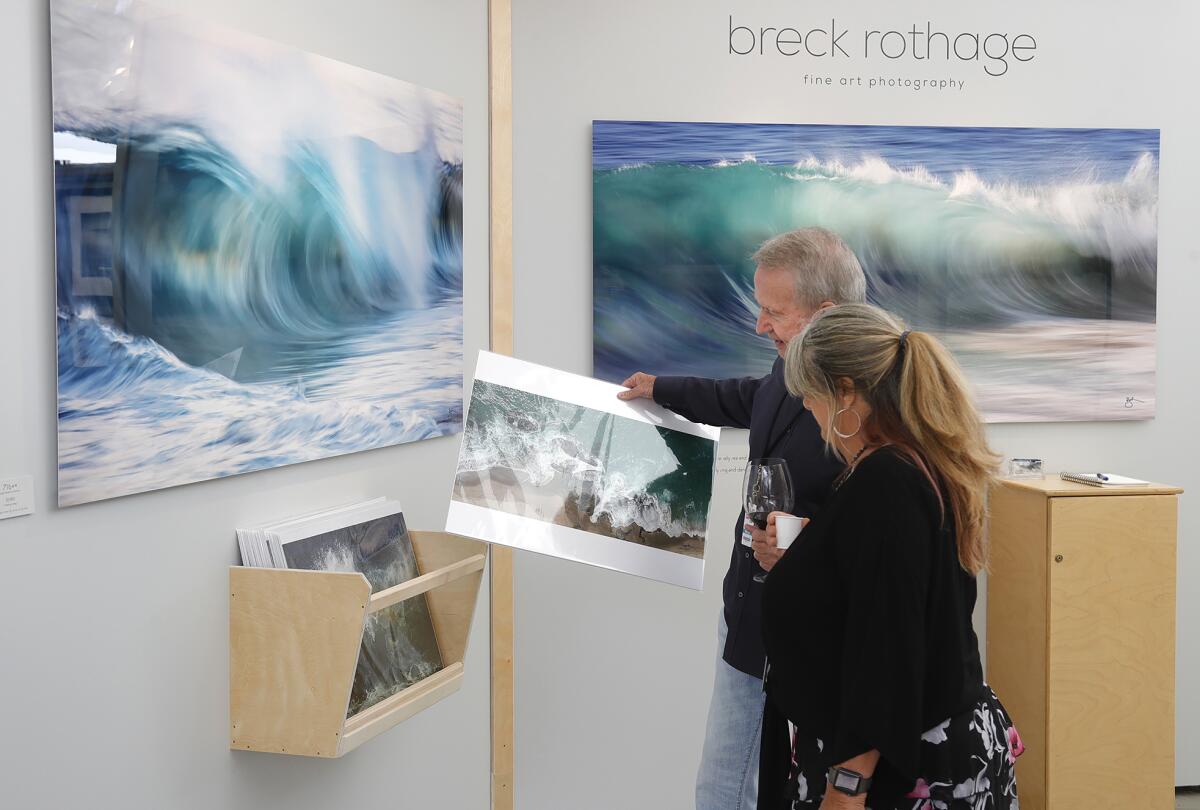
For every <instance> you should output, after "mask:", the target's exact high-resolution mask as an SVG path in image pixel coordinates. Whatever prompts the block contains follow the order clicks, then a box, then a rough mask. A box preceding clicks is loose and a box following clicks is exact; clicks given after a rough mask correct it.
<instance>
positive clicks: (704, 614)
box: [513, 0, 1200, 810]
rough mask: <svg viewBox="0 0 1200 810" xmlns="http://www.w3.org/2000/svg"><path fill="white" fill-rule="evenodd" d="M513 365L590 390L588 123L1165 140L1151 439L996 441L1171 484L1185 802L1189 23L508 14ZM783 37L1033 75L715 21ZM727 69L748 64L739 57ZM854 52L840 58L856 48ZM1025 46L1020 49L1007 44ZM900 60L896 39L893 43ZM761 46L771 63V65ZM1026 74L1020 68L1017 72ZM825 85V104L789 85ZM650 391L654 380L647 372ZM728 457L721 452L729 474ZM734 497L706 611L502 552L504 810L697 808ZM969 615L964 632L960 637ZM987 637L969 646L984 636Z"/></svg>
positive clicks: (1192, 752) (773, 12)
mask: <svg viewBox="0 0 1200 810" xmlns="http://www.w3.org/2000/svg"><path fill="white" fill-rule="evenodd" d="M513 6H514V8H513V84H514V127H513V130H514V132H513V136H514V144H515V162H514V198H515V212H514V220H515V224H514V231H515V245H514V254H515V255H514V260H515V265H516V282H515V283H516V313H515V314H516V354H517V356H519V357H521V358H522V359H526V360H530V361H534V362H538V363H543V364H546V365H551V366H554V367H557V368H562V369H566V370H569V371H573V372H577V373H583V374H588V373H590V372H591V369H592V359H591V351H592V336H591V321H592V286H591V284H592V282H591V263H592V254H591V229H592V221H591V194H592V172H591V122H592V121H593V120H594V119H633V120H666V121H729V122H749V123H772V122H779V123H825V124H891V125H961V126H1030V127H1100V128H1104V127H1114V128H1158V129H1161V131H1162V142H1161V176H1160V177H1161V182H1160V198H1159V203H1160V207H1159V212H1160V216H1159V253H1158V378H1157V417H1156V418H1155V419H1153V420H1151V421H1144V422H1123V423H1114V422H1107V423H1099V422H1097V423H1055V424H1019V425H1018V424H1010V425H994V426H992V427H991V429H990V435H991V438H992V441H993V444H994V445H995V447H996V448H997V449H998V450H1000V451H1001V452H1003V453H1004V454H1005V455H1008V456H1018V455H1019V456H1038V457H1042V458H1044V459H1045V460H1046V464H1047V469H1049V470H1052V471H1059V470H1064V469H1085V470H1092V469H1106V470H1107V469H1112V470H1116V471H1119V472H1121V473H1124V474H1128V475H1133V476H1138V477H1144V478H1151V479H1155V480H1160V481H1165V482H1169V483H1173V484H1178V485H1182V486H1183V487H1185V488H1187V489H1188V490H1189V491H1188V493H1187V494H1185V495H1184V496H1183V497H1182V498H1181V501H1180V504H1181V506H1180V530H1179V585H1180V587H1179V603H1178V617H1179V644H1178V668H1177V679H1178V684H1179V689H1178V693H1179V697H1178V722H1177V726H1178V735H1177V739H1178V757H1177V782H1178V784H1184V785H1194V784H1200V722H1198V721H1200V695H1197V694H1196V693H1195V690H1193V689H1191V688H1190V685H1191V684H1195V683H1197V682H1200V637H1198V636H1197V635H1196V634H1195V633H1194V632H1192V629H1191V628H1192V627H1194V625H1195V623H1196V622H1197V620H1200V592H1198V591H1197V589H1195V588H1194V587H1193V585H1192V583H1194V582H1195V581H1196V580H1197V578H1198V577H1200V548H1198V540H1200V511H1198V510H1197V509H1196V508H1195V506H1194V502H1195V499H1196V498H1197V497H1200V495H1198V493H1200V472H1197V469H1198V468H1197V467H1196V464H1195V455H1196V451H1197V450H1198V449H1200V427H1198V426H1197V424H1196V421H1195V418H1194V416H1195V414H1196V413H1197V412H1200V379H1198V377H1197V374H1196V372H1195V369H1196V361H1195V352H1196V350H1197V347H1198V345H1200V341H1198V340H1197V338H1196V337H1195V308H1196V302H1197V301H1200V250H1198V249H1197V247H1196V244H1195V238H1194V233H1195V225H1194V221H1195V218H1196V216H1197V213H1200V210H1198V208H1197V204H1196V202H1195V193H1194V192H1195V189H1196V188H1198V187H1200V153H1198V152H1197V150H1196V148H1195V144H1196V143H1197V142H1200V115H1197V113H1196V110H1195V105H1194V104H1192V103H1191V101H1190V99H1191V98H1192V96H1194V93H1193V91H1192V89H1191V88H1192V85H1193V83H1194V82H1195V81H1196V77H1197V76H1200V56H1197V55H1196V53H1197V52H1196V49H1195V47H1194V43H1193V42H1192V39H1191V36H1192V35H1193V34H1194V32H1195V31H1196V30H1197V28H1198V26H1200V7H1197V6H1196V5H1195V4H1188V3H1177V2H1166V1H1165V0H1151V1H1150V2H1145V3H1140V4H1137V5H1136V6H1130V5H1129V4H1127V3H1124V2H1115V0H1100V1H1099V2H1089V3H1084V2H1080V1H1079V0H1073V1H1072V2H1062V3H1045V2H1033V0H1014V2H1012V3H1006V4H994V3H993V4H963V3H961V2H950V0H935V1H934V2H925V3H920V4H916V3H908V4H897V3H886V2H882V0H870V1H869V2H862V3H854V4H845V3H835V2H808V3H796V2H790V0H751V1H750V2H741V3H717V2H712V0H657V2H636V1H635V0H611V2H606V3H592V2H584V0H514V3H513ZM730 14H732V15H733V17H734V19H735V25H746V26H750V27H753V28H755V29H756V30H757V29H758V28H760V27H775V28H781V27H785V26H791V27H795V28H797V29H799V30H800V31H807V30H808V29H810V28H813V27H827V26H828V24H829V23H830V21H831V20H833V19H835V18H836V20H837V24H838V26H839V27H840V28H845V29H850V30H852V31H854V32H855V33H854V34H853V35H851V36H852V37H853V38H858V39H855V40H854V42H855V43H856V44H857V45H858V47H861V39H860V38H861V36H862V32H863V31H865V30H875V29H878V30H882V31H886V30H892V29H895V30H900V31H908V30H909V29H910V28H911V27H912V26H913V24H914V23H915V24H916V25H917V26H918V27H919V28H921V29H922V30H924V29H925V27H926V25H927V23H928V22H933V24H934V27H935V28H936V29H937V30H941V31H945V32H949V33H950V34H951V36H953V35H954V34H955V33H958V32H964V31H966V32H979V33H982V34H985V35H986V34H987V33H990V32H1002V33H1008V34H1009V37H1010V40H1011V39H1012V37H1013V36H1014V35H1016V34H1021V33H1026V34H1030V35H1032V36H1033V37H1034V39H1035V41H1036V43H1037V49H1036V52H1035V53H1034V58H1033V59H1032V60H1030V61H1027V62H1024V63H1017V62H1015V61H1012V60H1010V69H1009V71H1008V73H1007V74H1006V75H1004V76H1002V77H999V78H992V77H989V76H987V75H986V74H985V73H984V70H983V66H982V65H981V64H979V63H965V64H957V63H955V64H946V63H945V62H936V63H930V62H914V61H912V60H909V59H898V60H888V59H886V58H881V57H878V56H876V57H874V58H871V59H863V58H862V57H861V56H859V55H858V48H854V49H852V50H853V52H854V58H852V59H843V60H842V61H840V62H837V61H832V62H831V61H829V60H816V59H812V58H808V57H804V56H797V57H785V56H782V55H780V54H779V53H775V54H774V55H771V54H770V52H769V51H768V52H767V54H766V55H763V56H757V55H755V56H744V57H739V56H736V55H731V54H730V53H729V50H728V28H729V17H730ZM740 36H742V37H743V39H741V40H739V42H738V43H737V47H738V48H739V49H743V50H744V49H745V48H746V44H745V43H746V42H748V40H746V39H745V38H744V37H745V35H744V34H743V35H740ZM849 41H850V40H849V39H848V40H847V43H848V44H849ZM1022 42H1023V44H1028V43H1027V41H1024V40H1022ZM890 44H891V45H894V44H895V40H894V39H893V40H892V41H891V43H890ZM768 47H770V46H768ZM1029 53H1030V52H1028V51H1023V52H1022V56H1028V55H1029ZM806 73H808V74H823V75H830V76H832V77H833V78H834V86H832V87H812V86H809V87H806V86H805V85H804V83H803V76H804V75H805V74H806ZM843 75H846V76H862V77H863V78H864V83H865V82H866V81H867V80H869V78H870V77H872V76H875V77H879V76H883V77H900V78H910V77H911V78H934V79H955V80H956V81H960V82H962V83H963V86H962V89H961V90H944V91H938V90H932V91H931V90H922V91H914V90H911V89H907V90H906V89H892V88H887V87H884V88H876V89H870V88H869V87H865V86H864V87H861V88H860V87H858V86H854V87H841V86H840V85H839V84H838V79H839V77H841V76H843ZM646 370H647V371H653V369H646ZM739 450H740V453H741V454H742V455H743V456H744V453H745V437H744V435H739V434H737V433H728V434H727V439H726V440H725V441H724V442H723V448H722V451H723V454H724V455H726V456H727V457H729V460H728V461H726V466H728V467H731V468H735V469H736V467H737V464H738V463H739V460H738V458H737V456H738V453H739ZM737 482H738V476H737V475H736V474H733V475H730V474H726V475H723V476H722V477H721V482H720V484H719V488H720V491H721V494H720V495H719V497H718V499H717V500H716V502H715V503H714V508H713V514H712V521H711V522H712V530H711V531H710V536H709V546H710V548H709V556H708V561H709V563H708V564H709V568H708V570H707V571H706V576H705V588H704V590H703V592H699V593H698V592H693V591H687V590H684V589H679V588H672V587H668V586H664V585H660V584H657V583H653V582H646V581H642V580H639V579H636V578H633V577H629V576H624V575H619V574H614V573H610V572H607V571H601V570H596V569H591V568H587V567H584V566H581V565H574V564H568V563H563V562H560V561H557V560H552V559H547V558H544V557H538V556H536V555H532V554H528V553H523V552H518V553H517V567H516V579H517V582H516V585H517V617H518V628H517V636H516V638H517V646H516V662H517V745H516V750H517V780H516V784H517V791H518V794H517V795H518V806H519V807H520V808H521V810H551V809H552V808H561V807H567V806H569V807H572V808H577V809H578V810H590V809H591V808H596V809H597V810H601V809H603V810H609V809H610V808H651V807H655V808H672V810H675V809H678V810H683V808H687V807H689V806H691V801H692V785H693V780H694V775H695V766H696V763H697V761H698V758H699V754H700V745H701V739H702V733H703V728H704V719H705V712H706V709H707V704H708V698H709V694H710V689H711V679H712V674H713V664H714V655H715V628H716V620H717V616H718V611H719V609H720V581H721V578H722V576H723V574H724V571H725V567H726V564H727V560H728V555H729V550H730V545H731V543H732V523H733V521H734V520H735V519H736V514H737V511H738V506H737V503H736V501H737V497H738V496H737V491H736V490H737ZM981 616H982V613H977V624H978V623H979V619H980V618H981ZM980 630H981V634H982V630H983V628H982V627H980Z"/></svg>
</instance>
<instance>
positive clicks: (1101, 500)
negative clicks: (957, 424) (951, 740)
mask: <svg viewBox="0 0 1200 810" xmlns="http://www.w3.org/2000/svg"><path fill="white" fill-rule="evenodd" d="M1181 492H1182V490H1181V489H1179V488H1178V487H1171V486H1163V485H1158V484H1154V485H1151V486H1148V487H1146V486H1138V487H1121V488H1117V487H1113V488H1108V487H1090V486H1086V485H1083V484H1075V483H1071V482H1068V481H1062V480H1058V479H1050V478H1046V479H1041V480H1028V481H1022V480H1004V481H1001V482H998V483H997V485H996V486H995V487H994V488H993V489H992V493H991V504H990V511H991V523H990V531H989V542H990V546H991V552H990V556H991V563H990V566H989V574H988V598H987V680H988V682H989V683H990V684H991V686H992V687H993V688H994V689H995V690H996V693H997V694H998V695H999V696H1000V700H1001V702H1003V703H1004V705H1005V706H1006V707H1007V708H1008V710H1009V712H1010V713H1011V715H1012V718H1013V721H1014V723H1015V724H1016V726H1017V729H1018V730H1019V731H1020V733H1021V736H1022V738H1023V742H1024V743H1025V746H1026V750H1025V754H1024V755H1023V756H1022V757H1021V758H1020V759H1019V760H1018V762H1017V793H1018V796H1019V797H1020V800H1021V807H1022V810H1046V809H1047V808H1051V809H1052V810H1075V809H1076V808H1089V810H1091V809H1093V808H1094V810H1103V809H1104V808H1131V807H1137V808H1144V809H1145V810H1170V809H1171V808H1174V806H1175V792H1174V791H1175V758H1174V751H1175V545H1176V520H1177V518H1176V515H1177V510H1178V495H1179V494H1180V493H1181Z"/></svg>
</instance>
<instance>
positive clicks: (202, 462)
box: [51, 0, 463, 506]
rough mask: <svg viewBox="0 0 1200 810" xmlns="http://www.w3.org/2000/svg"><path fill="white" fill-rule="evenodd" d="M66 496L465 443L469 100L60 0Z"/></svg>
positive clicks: (55, 40) (55, 29) (123, 11)
mask: <svg viewBox="0 0 1200 810" xmlns="http://www.w3.org/2000/svg"><path fill="white" fill-rule="evenodd" d="M51 37H52V45H51V56H52V87H53V117H54V121H53V126H54V183H55V202H56V212H55V231H56V253H57V258H56V265H57V267H56V273H57V289H58V292H57V341H58V471H59V504H60V505H63V506H66V505H72V504H79V503H85V502H88V501H96V500H100V499H104V498H113V497H117V496H121V495H128V494H131V493H135V492H145V491H148V490H154V489H159V488H162V487H169V486H175V485H178V484H186V483H190V482H193V481H202V480H206V479H210V478H218V477H222V476H228V475H236V474H239V473H244V472H251V471H254V470H261V469H265V468H270V467H277V466H281V465H285V464H293V463H296V462H301V461H308V460H312V459H319V458H325V457H328V456H334V455H340V454H343V453H352V452H356V451H360V450H369V449H373V448H378V447H385V446H388V445H394V444H399V443H403V442H410V441H416V440H420V439H426V438H431V437H435V436H442V435H445V434H449V433H454V432H457V431H459V430H460V429H461V422H462V337H463V316H462V255H463V254H462V244H463V242H462V240H463V230H462V179H463V174H462V173H463V157H462V104H461V102H460V101H459V100H457V99H454V98H451V97H449V96H446V95H443V94H441V93H438V92H435V91H432V90H428V89H425V88H422V87H417V86H415V85H412V84H409V83H407V82H404V81H401V80H399V79H394V78H390V77H388V76H383V75H380V74H377V73H372V72H369V71H366V70H362V69H360V68H356V67H353V66H350V65H347V64H343V63H340V62H336V61H334V60H332V59H326V58H324V57H320V56H316V55H313V54H308V53H305V52H303V51H299V50H296V49H293V48H288V47H285V46H282V45H278V44H275V43H272V42H269V41H267V40H264V39H260V38H257V37H253V36H248V35H244V34H241V33H239V32H237V31H233V30H229V29H224V28H220V27H217V26H214V25H210V24H207V23H204V22H202V21H198V20H195V19H192V18H189V17H186V16H183V15H180V14H177V13H174V12H172V11H168V10H163V9H158V8H156V7H155V6H153V5H151V4H148V3H143V2H140V0H120V2H118V0H52V1H51Z"/></svg>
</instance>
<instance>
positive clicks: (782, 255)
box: [750, 228, 867, 307]
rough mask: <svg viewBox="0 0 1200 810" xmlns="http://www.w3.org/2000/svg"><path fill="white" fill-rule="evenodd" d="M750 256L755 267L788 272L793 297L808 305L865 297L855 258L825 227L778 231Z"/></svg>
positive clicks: (856, 301)
mask: <svg viewBox="0 0 1200 810" xmlns="http://www.w3.org/2000/svg"><path fill="white" fill-rule="evenodd" d="M750 258H751V260H753V262H754V263H755V265H757V266H758V267H766V268H768V269H771V270H786V271H788V272H789V273H791V275H792V279H793V281H795V284H796V298H797V300H798V301H800V303H802V304H804V305H805V306H807V307H819V306H820V305H821V304H823V303H825V302H826V301H830V302H832V303H834V304H861V303H862V302H863V301H864V300H866V297H867V279H866V276H864V275H863V269H862V265H861V264H859V263H858V257H857V256H855V255H854V251H853V250H851V249H850V246H849V245H847V244H846V243H845V242H844V241H842V238H841V237H840V236H838V235H837V234H836V233H834V232H833V231H830V230H826V229H825V228H800V229H798V230H794V231H788V232H787V233H781V234H780V235H779V236H775V237H772V238H770V239H768V240H767V241H766V242H763V244H762V246H761V247H760V248H759V249H758V250H756V251H755V252H754V255H753V256H751V257H750Z"/></svg>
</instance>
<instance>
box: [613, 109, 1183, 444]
mask: <svg viewBox="0 0 1200 810" xmlns="http://www.w3.org/2000/svg"><path fill="white" fill-rule="evenodd" d="M1158 158H1159V133H1158V130H1150V129H1144V130H1143V129H1028V128H1026V129H1022V128H1012V129H1003V128H968V127H899V126H827V125H806V124H733V123H671V122H654V121H595V122H594V123H593V126H592V170H593V174H592V176H593V229H592V244H593V293H594V297H593V314H594V322H593V360H594V374H595V375H596V376H597V377H599V378H601V379H604V380H610V381H613V382H620V381H621V380H623V379H624V378H625V377H626V376H627V375H629V374H630V373H632V372H634V371H646V372H649V373H652V374H688V375H698V376H706V377H741V376H748V375H763V374H766V373H767V372H768V371H769V370H770V368H771V363H772V362H773V360H774V359H775V357H776V356H777V355H776V352H775V350H774V347H773V346H772V345H771V344H770V342H769V341H767V340H765V339H764V338H761V337H759V336H756V335H755V334H754V327H755V321H756V318H757V314H758V307H757V304H756V302H755V299H754V286H753V276H754V266H753V264H752V262H751V261H750V256H751V254H753V252H754V251H755V249H756V248H757V247H758V246H759V245H760V244H761V243H762V242H763V241H765V240H766V239H768V238H770V237H772V236H775V235H777V234H779V233H783V232H785V231H788V230H792V229H794V228H800V227H804V226H821V227H825V228H828V229H830V230H832V231H834V232H836V233H837V234H839V235H840V236H841V237H842V238H843V239H845V240H846V242H847V243H848V244H849V245H850V247H851V248H853V250H854V251H855V253H856V254H857V256H858V257H859V260H860V261H861V262H862V265H863V269H864V271H865V272H866V275H867V288H868V293H867V295H868V298H869V300H870V301H871V302H872V303H875V304H878V305H879V306H882V307H884V308H886V309H889V310H891V311H893V312H895V313H897V314H898V315H900V316H901V317H902V318H904V319H905V320H906V321H908V323H909V325H910V326H911V327H912V328H914V329H921V330H927V331H929V332H931V333H934V334H936V335H937V336H938V337H939V338H941V339H942V340H943V341H945V343H946V344H947V345H948V346H949V347H950V349H951V350H952V351H953V352H954V353H955V355H956V357H957V358H958V360H959V362H960V363H961V364H962V366H963V368H964V370H965V372H966V374H967V376H968V378H969V379H970V380H971V382H972V383H973V385H974V387H975V391H976V397H977V400H978V403H979V405H980V407H981V409H982V411H983V412H984V414H985V417H986V418H987V419H988V421H992V422H1035V421H1081V420H1117V419H1149V418H1152V417H1153V416H1154V409H1155V359H1156V358H1155V319H1156V309H1157V300H1156V294H1157V273H1158V173H1159V160H1158Z"/></svg>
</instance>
